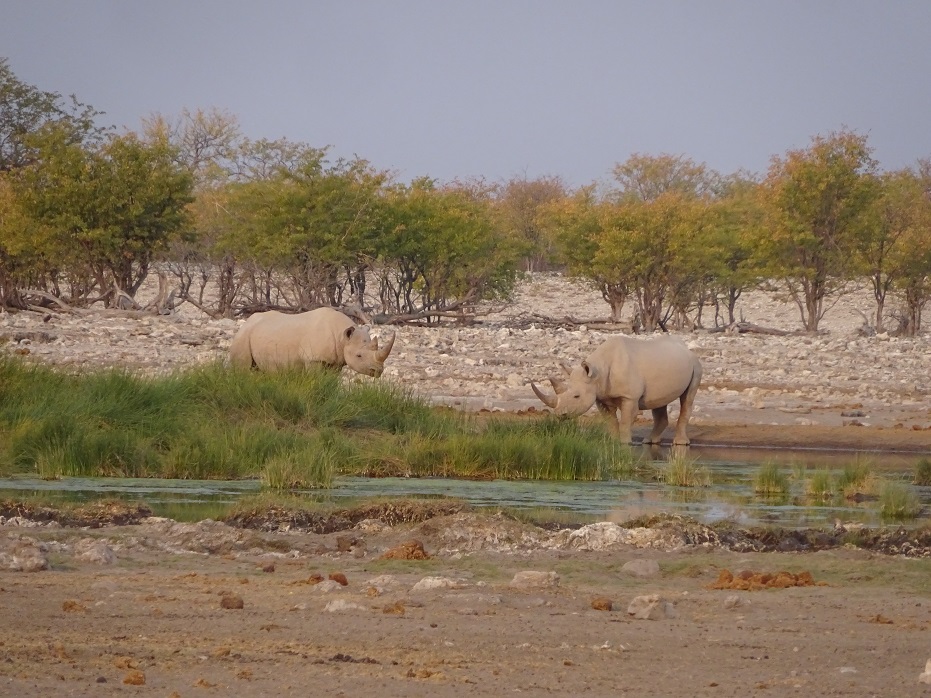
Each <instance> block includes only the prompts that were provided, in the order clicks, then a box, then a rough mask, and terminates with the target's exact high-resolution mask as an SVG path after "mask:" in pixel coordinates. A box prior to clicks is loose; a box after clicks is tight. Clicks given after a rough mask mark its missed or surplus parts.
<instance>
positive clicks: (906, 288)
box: [891, 158, 931, 336]
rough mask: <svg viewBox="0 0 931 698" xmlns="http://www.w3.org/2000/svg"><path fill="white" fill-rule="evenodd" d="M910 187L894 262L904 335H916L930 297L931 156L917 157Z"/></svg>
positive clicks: (894, 285)
mask: <svg viewBox="0 0 931 698" xmlns="http://www.w3.org/2000/svg"><path fill="white" fill-rule="evenodd" d="M912 185H914V188H913V187H912ZM916 190H917V192H918V193H917V194H916ZM908 191H909V192H910V194H909V196H908V197H907V199H906V201H907V202H908V204H909V209H908V213H907V220H908V225H907V226H906V227H905V228H904V232H903V233H902V235H901V237H900V238H898V239H897V244H896V247H895V249H894V251H893V253H892V255H891V256H892V258H893V260H892V264H891V266H892V267H894V268H895V270H896V273H895V280H894V282H893V287H894V288H895V289H896V290H897V291H899V292H900V293H901V294H902V299H903V306H904V307H903V312H902V316H901V317H900V318H899V324H900V329H901V331H902V333H903V334H905V335H909V336H917V335H918V333H919V332H921V326H922V323H921V320H922V313H923V311H924V308H925V306H926V305H927V303H928V301H929V300H931V158H926V159H922V160H919V161H918V171H917V173H916V175H915V177H914V181H913V182H910V186H909V187H908Z"/></svg>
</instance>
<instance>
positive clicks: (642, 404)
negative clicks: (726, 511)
mask: <svg viewBox="0 0 931 698" xmlns="http://www.w3.org/2000/svg"><path fill="white" fill-rule="evenodd" d="M562 368H563V370H564V371H565V372H566V373H567V374H568V380H561V379H557V378H550V383H552V385H553V389H554V390H555V391H556V395H555V397H554V396H551V395H547V394H545V393H544V392H543V391H541V390H540V389H539V388H538V387H537V386H536V384H535V383H531V384H530V386H531V387H532V388H533V392H534V393H536V395H537V397H538V398H540V399H541V400H542V401H543V403H544V404H545V405H546V406H547V407H551V408H552V409H554V410H555V411H556V413H557V414H561V415H568V416H577V415H580V414H585V413H586V412H587V411H588V410H589V408H591V406H592V405H594V404H597V405H598V409H599V410H601V411H602V412H603V413H605V414H607V415H614V414H617V423H618V430H619V432H620V438H621V440H622V441H624V442H625V443H631V428H632V426H633V423H634V420H635V419H636V418H637V414H638V413H639V411H640V410H652V411H653V431H652V432H651V433H650V435H649V436H648V437H647V438H646V439H644V443H649V444H654V443H659V441H660V437H661V436H662V434H663V430H664V429H665V428H666V426H667V425H668V424H669V415H668V413H667V406H668V405H669V403H670V402H673V401H674V400H677V399H678V400H679V420H678V422H677V423H676V434H675V437H674V438H673V444H676V445H687V444H688V443H689V437H688V435H687V433H686V426H687V424H688V421H689V415H690V414H691V412H692V404H693V403H694V401H695V393H696V392H698V384H699V383H700V382H701V374H702V368H701V363H700V362H699V360H698V357H697V356H695V354H693V353H692V352H691V351H690V350H689V349H688V347H686V346H685V344H683V343H682V342H681V341H679V340H678V339H676V338H674V337H660V338H658V339H649V340H641V339H634V338H632V337H611V338H610V339H608V340H607V341H605V343H604V344H602V345H601V346H600V347H598V348H597V349H595V351H593V352H592V353H591V355H590V356H589V357H588V358H587V359H586V360H585V361H583V362H582V365H581V366H577V367H576V368H575V369H573V370H571V371H570V370H569V369H568V368H567V367H566V366H563V367H562Z"/></svg>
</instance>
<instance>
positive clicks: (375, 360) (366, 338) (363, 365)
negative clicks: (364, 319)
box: [343, 326, 395, 378]
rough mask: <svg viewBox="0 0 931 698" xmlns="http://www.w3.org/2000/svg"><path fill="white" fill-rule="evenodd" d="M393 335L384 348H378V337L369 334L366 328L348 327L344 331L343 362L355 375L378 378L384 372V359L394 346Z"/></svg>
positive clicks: (392, 334)
mask: <svg viewBox="0 0 931 698" xmlns="http://www.w3.org/2000/svg"><path fill="white" fill-rule="evenodd" d="M394 336H395V335H394V333H393V332H392V333H391V337H390V338H389V339H388V341H387V342H386V343H385V345H384V346H382V347H379V346H378V337H372V336H371V335H370V334H369V328H368V327H364V326H363V327H349V328H347V329H346V344H345V345H344V347H343V360H344V361H345V362H346V365H347V366H349V368H351V369H352V370H353V371H355V372H356V373H361V374H363V375H366V376H373V377H374V378H378V377H379V376H380V375H381V374H382V371H384V370H385V359H387V358H388V354H390V353H391V348H392V347H393V346H394Z"/></svg>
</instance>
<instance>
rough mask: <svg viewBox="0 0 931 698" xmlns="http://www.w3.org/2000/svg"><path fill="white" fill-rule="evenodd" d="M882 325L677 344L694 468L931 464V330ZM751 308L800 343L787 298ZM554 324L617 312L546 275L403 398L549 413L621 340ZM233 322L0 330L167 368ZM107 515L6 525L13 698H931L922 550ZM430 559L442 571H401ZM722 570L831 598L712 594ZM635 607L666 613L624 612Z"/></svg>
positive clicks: (446, 350)
mask: <svg viewBox="0 0 931 698" xmlns="http://www.w3.org/2000/svg"><path fill="white" fill-rule="evenodd" d="M870 307H871V306H870V304H869V297H868V295H867V294H864V293H862V292H860V293H858V294H854V295H851V296H849V297H847V298H845V299H843V300H842V301H841V302H839V303H838V304H837V305H836V306H835V307H834V308H832V309H831V310H830V311H829V312H828V314H827V315H826V316H825V322H824V329H825V331H824V332H823V333H822V334H819V335H816V336H810V335H803V334H790V335H785V336H776V335H759V334H729V333H711V332H707V331H702V330H698V331H695V332H688V333H681V336H682V338H683V339H684V341H686V342H687V343H689V345H690V346H691V347H692V348H693V349H694V350H695V351H696V352H697V353H698V354H699V355H700V357H701V358H702V361H703V364H704V366H705V380H704V384H703V390H702V391H701V392H700V394H699V399H698V401H697V406H698V409H697V411H696V415H695V418H694V420H693V423H692V428H691V436H692V439H693V443H694V449H695V452H696V453H700V452H701V449H702V448H707V447H710V446H712V445H725V446H767V447H773V446H774V447H781V448H787V447H800V446H802V447H811V448H832V449H844V450H848V451H851V452H853V451H870V452H871V453H872V457H873V458H876V459H878V460H880V461H881V459H882V457H883V454H884V453H891V452H893V451H908V452H912V453H925V452H931V404H929V397H931V385H929V376H931V346H929V344H931V343H929V336H928V335H927V334H924V335H923V336H921V337H918V338H915V339H905V338H898V337H894V336H890V335H884V334H880V335H878V336H876V335H874V336H864V335H863V334H862V332H861V326H862V325H863V318H862V316H861V315H860V312H864V313H866V314H867V315H869V313H870ZM739 310H740V311H741V312H742V313H743V315H744V318H745V319H746V321H747V322H750V323H754V324H757V325H759V326H765V327H770V328H777V329H784V330H794V329H795V328H796V327H797V325H798V319H797V313H796V311H795V309H794V307H793V306H791V305H790V304H788V303H786V302H784V301H783V300H781V299H779V298H778V297H777V296H776V295H775V294H764V293H762V292H757V293H755V294H750V295H748V297H746V298H745V299H742V300H741V304H740V306H739ZM858 311H859V312H858ZM533 314H537V315H544V316H546V317H548V318H558V317H562V316H566V315H570V316H572V317H573V318H576V319H579V318H582V319H585V318H591V319H598V318H602V319H603V318H604V317H605V316H606V314H607V306H606V305H605V304H604V303H603V302H602V301H601V300H600V299H599V298H598V296H597V294H596V293H594V292H592V291H591V290H589V289H585V288H584V287H580V286H577V285H575V284H571V283H568V282H566V281H564V280H562V279H559V278H558V277H553V276H538V277H535V278H534V279H533V280H532V281H530V282H528V283H527V284H526V285H525V286H524V287H523V288H522V290H521V292H520V293H519V295H518V298H517V301H516V302H515V303H513V304H511V305H509V306H507V307H505V308H503V309H501V310H499V311H498V312H495V313H492V314H490V315H488V316H484V317H482V318H480V319H481V320H482V324H480V325H472V326H465V327H455V326H444V327H441V328H418V327H403V328H398V329H397V332H398V341H397V344H396V348H395V351H394V353H393V354H392V356H391V357H390V358H389V360H388V366H389V369H388V370H387V371H386V377H387V378H388V379H390V380H398V381H403V382H405V383H406V384H409V385H411V386H412V387H413V388H414V389H415V390H417V391H418V392H420V393H421V394H423V395H425V396H427V397H429V398H430V399H432V400H434V401H436V402H437V403H438V404H448V405H453V406H456V407H460V408H463V409H484V410H489V411H498V410H501V411H507V412H515V413H517V412H520V413H523V414H524V415H526V416H528V418H533V416H534V414H535V413H536V412H535V411H537V410H540V409H542V406H541V405H540V403H539V402H538V401H536V399H535V398H534V396H533V394H532V392H530V389H529V386H528V383H529V381H530V380H534V381H537V382H545V379H546V376H547V375H549V374H551V373H555V372H556V370H558V369H557V367H558V362H559V361H565V362H567V363H570V364H571V363H574V362H576V361H577V360H579V359H580V358H581V357H583V356H584V355H585V354H586V353H587V351H590V350H591V349H592V348H593V347H594V346H597V344H598V342H599V341H601V339H603V337H604V334H603V333H601V332H598V331H596V330H594V329H591V328H588V327H585V328H578V329H569V330H567V329H562V328H552V327H544V326H542V323H537V325H534V323H533ZM705 322H706V324H708V325H710V324H712V322H711V319H710V318H709V317H708V316H707V315H706V318H705ZM236 327H237V324H236V322H234V321H227V320H224V321H215V320H210V319H208V318H205V317H204V316H203V315H201V314H198V313H197V312H196V311H193V310H192V309H190V308H186V307H184V306H182V308H181V310H180V312H178V313H177V314H176V315H175V316H171V317H146V316H132V315H118V314H108V313H82V314H73V315H65V314H50V316H49V317H48V318H47V319H46V317H44V316H43V315H41V314H35V313H25V314H18V315H10V314H3V315H0V336H3V337H5V338H6V339H7V342H6V344H5V345H4V350H5V351H10V352H15V353H17V354H20V355H23V356H25V357H27V358H28V359H29V360H39V361H44V362H49V363H58V364H69V365H80V366H103V365H120V366H127V367H131V368H134V369H140V370H143V371H150V372H159V371H167V370H174V369H179V368H184V367H187V366H191V365H193V364H195V363H198V362H204V361H214V360H220V359H222V357H223V355H224V352H225V350H226V348H227V347H228V344H229V340H230V338H231V337H232V335H233V333H234V332H235V329H236ZM378 329H379V331H385V330H384V329H383V328H378ZM531 408H532V409H533V410H534V411H533V412H532V411H531ZM674 416H675V411H674V410H673V417H674ZM592 418H593V417H592ZM646 429H647V422H646V421H644V422H643V423H642V424H641V425H640V426H639V428H638V430H637V435H642V433H643V432H644V431H645V430H646ZM668 437H669V433H667V438H668ZM111 514H112V512H109V513H108V512H98V515H97V516H95V517H91V519H89V520H88V521H85V522H77V524H75V523H74V522H71V523H70V524H69V522H67V521H66V522H64V523H65V525H62V523H61V522H56V521H55V520H54V518H55V517H54V516H53V515H45V516H37V515H36V512H34V511H26V510H18V511H12V510H7V511H5V512H4V513H3V518H2V519H0V695H8V696H66V695H80V696H110V695H153V696H211V695H215V696H271V695H295V696H302V695H308V694H319V695H347V696H348V695H380V696H458V695H504V694H514V695H518V694H520V695H576V694H587V695H594V696H601V695H603V696H608V695H631V696H746V695H769V696H776V695H798V696H809V695H819V694H820V695H832V696H833V695H838V696H840V695H846V696H912V695H915V696H918V695H931V684H929V683H927V682H926V681H925V679H927V681H931V676H928V675H927V674H923V672H925V671H926V669H925V664H926V661H927V660H929V659H931V632H929V631H931V557H929V554H931V544H929V541H928V540H927V535H925V536H924V537H923V538H921V540H917V539H916V540H915V541H913V543H914V544H913V545H909V546H899V547H897V548H895V549H894V550H893V551H892V552H890V549H888V548H886V549H882V550H880V549H863V548H858V547H856V546H855V545H852V544H850V543H847V544H837V543H838V540H841V539H839V538H838V537H837V532H836V531H833V532H830V531H825V532H823V533H820V534H818V533H816V534H812V536H813V537H812V538H811V540H823V541H824V542H825V545H823V546H819V545H813V546H810V547H805V546H795V547H794V548H793V549H792V552H780V551H779V550H770V549H767V551H766V552H756V548H754V547H753V546H744V547H742V548H741V547H740V546H735V545H724V544H722V543H721V541H720V540H719V539H718V538H717V537H716V534H715V533H714V532H710V531H706V530H705V529H704V528H703V527H700V526H697V527H696V526H694V524H690V523H688V522H680V523H681V525H680V526H678V527H677V525H676V523H675V522H674V521H673V522H668V521H667V522H665V523H664V524H662V525H660V526H659V527H658V528H650V527H648V525H647V524H646V523H645V522H634V523H631V524H630V528H629V529H628V528H624V527H619V526H617V525H616V524H610V525H608V524H605V525H604V526H602V527H600V528H599V527H598V526H595V527H594V528H592V527H588V528H582V529H575V530H562V531H548V530H544V529H541V528H538V527H536V526H532V525H530V524H526V523H521V522H518V521H514V520H512V519H509V518H506V517H502V516H495V515H492V514H487V513H479V512H469V511H458V512H457V511H424V512H420V513H419V514H418V513H417V512H414V513H410V512H408V515H405V516H392V515H391V512H390V511H388V512H385V511H382V512H381V513H380V514H379V513H377V512H376V513H371V515H370V516H367V517H366V518H363V519H361V520H356V519H352V520H348V521H349V522H348V523H347V524H345V525H342V526H339V525H335V524H334V525H331V526H322V527H321V526H320V525H319V522H318V525H315V526H314V525H300V523H298V522H291V521H286V520H277V521H276V520H275V519H274V517H271V518H270V519H268V520H265V521H264V522H262V523H257V524H256V523H255V522H253V524H254V526H253V527H246V526H245V525H244V523H243V522H230V523H236V524H237V525H229V524H227V523H218V522H212V521H205V522H200V523H193V524H182V523H176V522H172V521H169V520H164V519H157V518H154V517H147V516H145V512H144V511H142V512H137V513H136V514H137V515H131V516H114V515H111ZM50 518H51V519H52V520H51V521H49V520H48V519H50ZM618 520H621V521H622V520H623V516H620V517H619V519H618ZM622 523H623V521H622ZM819 535H820V536H821V537H820V538H818V536H819ZM917 535H918V534H916V536H917ZM832 536H833V537H832ZM411 540H416V541H419V542H420V543H421V544H422V545H423V549H424V551H425V553H426V554H427V555H428V556H429V557H428V559H384V557H383V556H384V555H385V553H386V552H388V551H390V550H393V549H395V548H396V547H397V546H399V545H401V544H403V543H404V542H406V541H411ZM799 547H801V548H802V550H801V551H800V550H799ZM410 549H413V548H408V550H410ZM894 552H898V553H899V554H892V553H894ZM414 557H416V556H414ZM653 562H655V563H657V565H655V566H654V565H652V563H653ZM627 563H634V566H633V569H631V566H630V565H628V567H627V568H625V567H624V566H625V564H627ZM26 570H33V571H26ZM722 570H729V571H730V572H733V573H735V574H736V573H738V572H740V571H745V572H746V573H747V574H746V575H745V576H747V577H750V576H751V575H750V573H758V574H769V575H775V574H776V573H778V572H780V571H787V572H791V573H794V574H799V573H803V572H808V573H810V576H811V578H812V580H813V581H814V583H815V584H814V585H810V586H792V587H788V588H759V589H756V588H754V589H753V590H749V589H748V590H741V589H717V588H712V587H714V586H715V583H716V582H717V581H718V580H719V577H720V575H721V573H722ZM522 572H537V573H540V574H537V575H529V576H528V575H520V574H519V573H522ZM551 573H552V574H551ZM331 575H332V576H333V577H335V578H336V580H333V579H330V577H331ZM340 575H342V577H341V576H340ZM806 579H807V577H806ZM342 581H345V582H346V584H345V585H344V584H342V583H341V582H342ZM642 596H647V597H650V599H649V600H648V603H650V604H652V606H651V608H652V609H653V611H651V612H650V613H648V614H647V615H648V616H649V618H647V619H640V618H636V617H635V616H634V615H632V614H630V613H629V612H628V611H629V610H630V608H629V607H630V604H631V602H632V601H634V599H636V598H637V597H642ZM595 606H597V607H599V609H601V610H596V608H595ZM608 607H610V610H607V609H608ZM920 677H924V678H920Z"/></svg>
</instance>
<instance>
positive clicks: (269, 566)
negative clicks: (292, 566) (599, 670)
mask: <svg viewBox="0 0 931 698" xmlns="http://www.w3.org/2000/svg"><path fill="white" fill-rule="evenodd" d="M259 569H261V570H262V571H263V572H268V573H271V572H274V571H275V563H274V562H269V563H266V564H264V565H262V566H261V567H260V568H259Z"/></svg>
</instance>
